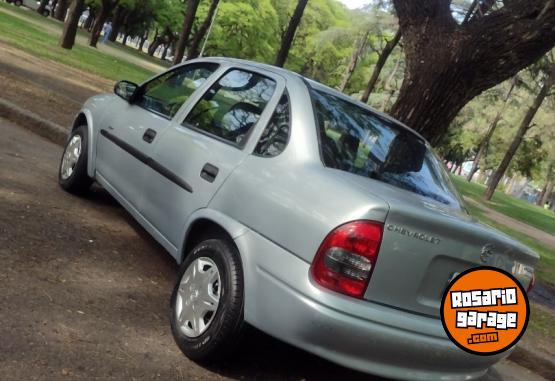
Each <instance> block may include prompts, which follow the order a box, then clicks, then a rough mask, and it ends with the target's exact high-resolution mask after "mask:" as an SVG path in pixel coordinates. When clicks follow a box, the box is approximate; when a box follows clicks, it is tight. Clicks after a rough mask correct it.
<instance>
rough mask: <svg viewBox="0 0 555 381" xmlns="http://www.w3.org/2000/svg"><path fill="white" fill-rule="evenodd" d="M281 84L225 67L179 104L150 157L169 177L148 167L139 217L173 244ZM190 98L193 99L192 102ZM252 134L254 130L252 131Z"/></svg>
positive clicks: (262, 119)
mask: <svg viewBox="0 0 555 381" xmlns="http://www.w3.org/2000/svg"><path fill="white" fill-rule="evenodd" d="M284 88H285V81H284V79H283V78H282V77H281V76H279V75H276V74H272V73H267V72H264V71H257V70H256V69H254V68H235V67H231V68H228V69H226V71H225V72H224V73H223V74H222V75H221V76H220V77H219V78H218V79H217V80H216V81H215V82H214V83H213V84H212V85H211V86H210V88H209V89H208V90H207V91H206V92H205V93H204V94H202V95H201V96H199V97H198V99H197V100H191V104H190V105H189V106H188V107H185V109H184V111H183V117H182V118H180V120H179V121H178V122H176V123H173V124H172V125H171V126H170V127H169V128H168V131H167V133H165V134H164V135H163V136H162V137H161V139H160V141H159V142H158V145H157V147H156V152H155V153H154V159H155V161H156V162H157V163H159V164H160V165H161V166H163V167H164V168H165V169H166V170H167V171H169V172H170V173H171V174H173V175H174V176H175V178H174V180H173V181H172V179H169V178H167V177H162V176H160V175H158V174H156V173H154V172H153V171H152V170H150V171H149V174H148V177H149V178H150V181H149V182H148V184H147V190H146V194H147V195H148V197H146V198H145V200H144V202H145V203H144V204H143V208H144V212H145V217H146V218H147V219H148V220H149V221H150V222H151V223H152V224H154V226H156V227H157V229H158V230H159V231H160V232H162V234H163V235H164V236H165V238H166V239H167V240H168V241H169V242H171V243H172V245H174V246H175V247H176V248H179V247H180V245H181V244H182V241H183V238H184V230H185V224H186V221H187V219H188V217H189V216H190V215H191V213H192V212H193V211H195V210H197V209H199V208H203V207H206V206H207V205H208V203H209V202H210V200H211V198H212V197H213V196H214V194H215V193H216V191H217V190H218V188H219V187H220V186H221V185H222V184H223V182H224V181H225V179H226V178H227V177H228V176H229V174H230V173H231V172H232V171H233V169H234V168H235V167H236V166H237V165H239V164H240V163H241V161H242V160H243V158H244V157H245V156H246V155H247V154H248V153H249V152H251V151H252V149H253V148H254V146H253V145H255V144H256V142H254V141H253V140H252V139H249V137H250V136H251V135H252V134H253V131H255V130H257V131H258V130H259V129H260V128H264V126H265V125H266V124H267V123H268V120H269V119H270V117H271V114H272V112H273V110H274V109H275V107H276V105H277V103H278V101H279V96H280V95H281V94H282V93H283V90H284ZM193 103H194V104H193ZM254 135H257V134H254Z"/></svg>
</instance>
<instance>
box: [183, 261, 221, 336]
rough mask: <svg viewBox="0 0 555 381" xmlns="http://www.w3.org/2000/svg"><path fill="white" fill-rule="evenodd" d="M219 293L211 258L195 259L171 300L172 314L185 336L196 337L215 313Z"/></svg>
mask: <svg viewBox="0 0 555 381" xmlns="http://www.w3.org/2000/svg"><path fill="white" fill-rule="evenodd" d="M220 295H221V282H220V272H219V271H218V267H217V266H216V264H215V263H214V261H213V260H211V259H210V258H206V257H201V258H197V259H195V260H194V261H193V262H192V263H191V264H190V265H189V267H187V270H185V273H184V274H183V277H182V278H181V281H180V282H179V289H178V290H177V298H176V301H175V317H176V318H177V322H178V324H179V328H180V329H181V331H182V332H183V334H184V335H185V336H187V337H198V336H200V335H202V333H203V332H204V331H206V330H207V329H208V327H209V326H210V323H212V320H213V319H214V316H215V315H216V310H217V309H218V304H219V302H220Z"/></svg>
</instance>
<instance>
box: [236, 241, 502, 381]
mask: <svg viewBox="0 0 555 381" xmlns="http://www.w3.org/2000/svg"><path fill="white" fill-rule="evenodd" d="M236 244H237V246H238V248H239V251H240V252H241V257H242V260H243V267H244V271H245V319H246V320H247V322H249V323H250V324H252V325H254V326H255V327H257V328H259V329H261V330H262V331H264V332H266V333H268V334H270V335H272V336H274V337H276V338H278V339H280V340H283V341H285V342H288V343H290V344H292V345H295V346H297V347H300V348H302V349H304V350H306V351H308V352H311V353H313V354H316V355H318V356H321V357H323V358H326V359H328V360H330V361H332V362H335V363H338V364H340V365H343V366H346V367H349V368H352V369H356V370H359V371H363V372H367V373H372V374H378V375H382V376H386V377H393V378H399V379H410V380H467V379H472V378H476V377H479V376H481V375H482V374H484V373H485V371H486V370H487V368H488V367H489V366H491V365H493V364H494V363H496V362H497V361H499V360H501V359H502V358H504V357H506V356H508V355H509V353H510V352H505V353H503V354H501V355H495V356H476V355H471V354H468V353H466V352H464V351H462V350H461V349H459V348H458V347H456V346H455V345H454V344H453V343H452V342H451V341H450V340H449V339H448V338H447V336H446V335H445V332H444V331H443V328H442V325H441V322H440V320H438V319H434V318H430V317H425V316H420V315H415V314H412V313H408V312H403V311H400V310H398V309H393V308H389V307H386V306H382V305H378V304H375V303H371V302H368V301H362V300H357V299H353V298H349V297H344V296H342V295H339V294H336V293H333V292H330V291H326V290H323V289H321V288H319V287H318V286H317V285H315V284H313V283H312V282H311V280H310V279H309V276H308V274H309V267H310V264H308V263H306V262H305V261H303V260H301V259H299V258H298V257H296V256H294V255H292V254H291V253H290V252H288V251H286V250H284V249H283V248H281V247H279V246H277V245H275V244H274V243H272V242H270V241H269V240H267V239H266V238H264V237H262V236H260V235H258V234H256V233H254V232H252V231H249V232H248V233H246V234H244V235H242V236H240V237H238V238H236Z"/></svg>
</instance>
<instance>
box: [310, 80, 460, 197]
mask: <svg viewBox="0 0 555 381" xmlns="http://www.w3.org/2000/svg"><path fill="white" fill-rule="evenodd" d="M311 93H312V98H313V101H314V106H315V109H316V117H317V122H318V128H319V134H320V145H321V147H320V148H321V152H322V159H323V161H324V164H325V165H326V166H327V167H331V168H336V169H340V170H343V171H347V172H351V173H355V174H357V175H361V176H366V177H370V178H372V179H376V180H379V181H383V182H385V183H387V184H391V185H393V186H396V187H398V188H402V189H405V190H408V191H411V192H414V193H417V194H420V195H422V196H426V197H429V198H431V199H434V200H436V201H439V202H441V203H443V204H447V205H450V206H454V207H458V208H460V201H459V198H458V195H457V193H456V191H455V189H454V187H453V185H452V184H451V181H450V180H449V177H448V175H447V173H446V172H445V170H444V169H443V165H442V163H441V162H440V161H439V159H438V158H437V157H436V156H435V155H434V154H433V152H432V151H431V150H430V149H429V148H428V147H427V145H426V143H425V142H424V140H422V139H421V138H420V137H418V136H417V135H416V134H414V133H412V132H410V131H409V130H407V129H405V128H403V127H402V126H399V125H397V124H395V123H394V122H391V121H388V120H386V119H384V118H382V117H380V116H378V115H376V114H374V113H372V112H371V111H369V110H366V109H364V108H362V107H360V106H357V105H356V104H355V103H352V102H349V101H345V100H343V99H341V98H338V97H336V96H333V95H331V94H329V93H327V92H323V91H318V90H312V91H311Z"/></svg>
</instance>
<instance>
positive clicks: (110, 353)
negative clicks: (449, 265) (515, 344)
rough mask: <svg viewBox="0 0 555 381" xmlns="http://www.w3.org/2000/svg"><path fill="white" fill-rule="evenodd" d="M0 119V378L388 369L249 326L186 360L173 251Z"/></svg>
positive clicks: (267, 376) (491, 378)
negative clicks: (73, 191)
mask: <svg viewBox="0 0 555 381" xmlns="http://www.w3.org/2000/svg"><path fill="white" fill-rule="evenodd" d="M0 131H1V134H0V284H1V285H2V289H1V292H0V379H1V380H4V381H7V380H66V379H82V380H95V379H96V380H144V379H148V380H151V379H152V380H227V379H245V380H257V379H260V380H337V379H349V380H382V381H385V380H383V379H379V378H377V377H372V376H368V375H364V374H361V373H356V372H352V371H350V370H347V369H344V368H341V367H339V366H336V365H334V364H331V363H329V362H327V361H325V360H321V359H319V358H316V357H314V356H311V355H309V354H306V353H304V352H302V351H300V350H297V349H295V348H293V347H290V346H288V345H286V344H282V343H280V342H278V341H276V340H274V339H272V338H270V337H268V336H266V335H264V334H262V333H259V332H255V331H253V332H252V333H251V334H250V335H249V336H248V339H247V341H246V342H245V343H244V345H243V346H242V349H241V350H239V351H238V353H237V355H236V357H235V358H234V359H233V360H230V361H228V362H227V363H225V364H222V365H220V366H218V367H211V368H205V367H201V366H199V365H197V364H195V363H192V362H190V361H188V360H187V359H186V358H185V357H184V356H182V355H181V353H180V352H179V351H178V349H177V347H176V346H175V344H174V342H173V340H172V338H171V333H170V329H169V324H168V317H167V314H168V299H169V295H170V292H171V289H172V286H173V283H174V281H175V277H176V270H177V269H176V265H175V264H174V262H173V260H172V259H171V258H170V257H169V255H166V254H165V253H164V251H163V250H162V249H161V247H160V246H159V245H158V244H156V243H155V242H154V241H153V240H152V239H150V238H149V237H148V235H147V234H146V233H145V232H144V231H143V230H142V229H141V228H140V227H139V226H138V225H137V224H135V223H134V222H133V221H132V220H131V218H130V217H129V215H128V214H127V213H126V212H125V211H124V210H123V209H122V208H121V207H119V206H118V205H117V204H116V203H115V202H114V201H113V199H112V198H111V197H109V196H108V195H107V194H106V193H105V192H104V191H103V190H102V189H100V188H96V189H94V190H93V192H91V193H90V195H89V196H88V197H87V198H86V199H81V198H77V197H73V196H70V195H68V194H66V193H64V192H62V191H61V190H60V189H59V187H58V186H57V183H56V170H57V163H58V158H59V156H60V153H61V149H60V148H59V147H58V146H55V145H53V144H51V143H49V142H47V141H44V140H42V139H41V138H39V137H37V136H35V135H33V134H32V133H30V132H28V131H26V130H24V129H22V128H19V127H17V126H15V125H13V124H11V123H9V122H7V121H5V120H2V119H1V118H0ZM369 350H371V348H369ZM499 380H506V381H513V380H514V381H516V380H519V381H520V380H531V381H539V380H542V379H541V378H539V377H538V376H536V375H535V374H533V373H531V372H529V371H528V370H526V369H524V368H522V367H520V366H518V365H516V364H514V363H511V362H509V361H505V362H503V363H501V364H499V365H498V366H496V367H495V369H494V370H492V371H490V373H489V374H488V375H487V376H486V377H485V378H484V381H499Z"/></svg>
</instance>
